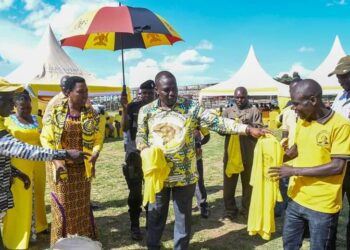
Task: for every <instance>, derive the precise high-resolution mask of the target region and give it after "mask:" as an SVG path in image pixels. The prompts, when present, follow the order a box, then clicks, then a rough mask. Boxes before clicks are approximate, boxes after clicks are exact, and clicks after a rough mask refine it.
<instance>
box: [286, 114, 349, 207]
mask: <svg viewBox="0 0 350 250" xmlns="http://www.w3.org/2000/svg"><path fill="white" fill-rule="evenodd" d="M349 135H350V123H349V122H348V121H347V120H346V119H345V118H343V117H342V116H341V115H339V114H337V113H334V112H333V113H332V114H331V115H330V116H329V117H327V118H326V119H323V121H312V122H307V121H305V120H301V119H299V120H298V122H297V128H296V135H295V143H296V144H297V146H298V157H297V158H295V159H294V167H310V168H312V167H317V166H320V165H323V164H327V163H329V162H331V160H332V157H341V158H344V159H346V158H350V136H349ZM344 172H345V171H343V173H342V174H341V175H333V176H319V177H310V176H293V177H292V178H291V179H290V182H289V188H288V195H289V196H290V197H291V198H292V199H293V201H295V202H297V203H299V204H300V205H302V206H304V207H307V208H309V209H312V210H315V211H318V212H322V213H337V212H338V211H339V210H340V209H341V206H342V196H341V191H342V183H343V178H344Z"/></svg>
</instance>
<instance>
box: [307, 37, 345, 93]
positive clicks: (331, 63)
mask: <svg viewBox="0 0 350 250" xmlns="http://www.w3.org/2000/svg"><path fill="white" fill-rule="evenodd" d="M344 56H346V54H345V51H344V49H343V47H342V45H341V43H340V40H339V37H338V36H336V37H335V39H334V43H333V46H332V49H331V50H330V52H329V54H328V56H327V57H326V58H325V59H324V61H323V62H322V63H321V64H320V66H318V68H316V69H315V70H314V71H313V72H312V73H310V75H308V77H307V78H310V79H314V80H316V81H317V82H318V83H319V84H321V86H322V89H323V94H324V95H336V94H337V93H338V92H339V91H340V90H342V88H341V86H340V85H339V83H338V79H337V77H336V76H335V75H333V76H331V77H328V74H329V73H330V72H332V71H333V70H334V68H335V66H336V65H337V63H338V61H339V60H340V58H342V57H344Z"/></svg>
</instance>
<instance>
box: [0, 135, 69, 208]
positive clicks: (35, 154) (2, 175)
mask: <svg viewBox="0 0 350 250" xmlns="http://www.w3.org/2000/svg"><path fill="white" fill-rule="evenodd" d="M11 157H13V158H21V159H26V160H34V161H51V160H63V159H65V158H66V151H65V150H52V149H46V148H42V147H38V146H34V145H30V144H27V143H24V142H21V141H19V140H17V139H16V138H14V137H13V136H12V135H10V134H8V133H7V132H6V131H5V130H2V131H0V213H1V212H5V211H6V210H7V209H10V208H12V207H13V205H14V204H13V197H12V193H11V177H12V176H13V173H12V168H11Z"/></svg>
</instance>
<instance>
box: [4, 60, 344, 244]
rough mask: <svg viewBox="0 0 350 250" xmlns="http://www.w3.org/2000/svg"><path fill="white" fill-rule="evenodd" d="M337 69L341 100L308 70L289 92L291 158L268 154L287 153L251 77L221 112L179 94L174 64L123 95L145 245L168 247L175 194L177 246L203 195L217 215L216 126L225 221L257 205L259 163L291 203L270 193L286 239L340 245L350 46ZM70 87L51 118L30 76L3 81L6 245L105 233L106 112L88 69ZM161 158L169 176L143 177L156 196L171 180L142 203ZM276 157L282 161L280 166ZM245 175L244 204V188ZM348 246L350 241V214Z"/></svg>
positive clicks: (285, 139) (132, 200)
mask: <svg viewBox="0 0 350 250" xmlns="http://www.w3.org/2000/svg"><path fill="white" fill-rule="evenodd" d="M333 74H335V75H336V76H337V78H338V80H339V83H340V85H341V86H342V88H343V89H344V90H343V91H342V92H341V93H339V95H338V96H337V97H336V99H335V101H334V103H333V106H332V109H329V108H327V107H326V105H325V104H324V103H323V101H322V89H321V87H320V85H319V84H318V83H317V82H315V81H314V80H312V79H304V80H302V79H298V80H296V81H294V82H293V83H291V84H290V95H291V102H290V105H289V106H288V107H286V108H285V109H284V110H283V111H282V113H281V116H280V120H281V124H282V126H281V129H282V131H283V133H282V138H281V142H280V144H281V145H280V147H281V148H282V147H283V150H281V151H278V152H282V153H283V155H282V156H281V157H280V159H281V161H277V160H274V161H272V160H271V159H270V158H271V157H275V156H274V155H277V153H276V152H275V151H273V150H274V149H272V147H270V146H269V143H271V140H265V142H262V140H260V138H266V137H269V136H268V135H269V134H271V133H272V131H270V130H268V129H266V128H265V126H264V125H263V122H262V112H261V111H260V110H259V109H258V108H257V107H255V106H254V105H253V104H251V103H250V102H249V93H248V91H247V89H245V88H244V87H238V88H236V89H235V90H234V97H235V105H234V106H232V107H230V108H227V109H225V110H223V112H222V114H221V113H220V114H218V113H215V112H212V111H211V110H206V109H204V108H203V107H202V106H201V105H199V103H197V102H195V101H193V100H190V99H186V98H183V97H181V96H178V88H177V82H176V77H175V76H174V75H173V74H172V73H170V72H168V71H161V72H159V73H158V74H157V75H156V76H155V80H154V81H153V80H148V81H146V82H144V83H142V84H141V85H140V91H139V97H138V99H137V100H136V101H133V102H131V103H128V99H127V96H126V95H125V93H123V94H122V96H121V105H122V112H121V119H120V122H119V121H118V122H119V125H118V126H120V129H121V130H122V132H123V138H124V149H125V163H124V164H123V166H122V171H123V174H124V177H125V180H126V183H127V186H128V189H129V195H128V201H127V203H128V207H129V216H130V236H131V238H132V239H133V240H136V241H138V240H141V239H142V238H143V237H144V233H143V232H142V231H141V227H140V214H141V212H142V210H143V209H144V210H145V211H146V228H147V247H148V249H160V248H161V238H162V234H163V231H164V228H165V225H166V221H167V216H168V210H169V203H170V199H172V201H173V206H174V215H175V223H174V235H173V240H174V249H189V246H190V236H191V217H192V211H193V204H192V200H193V197H194V196H195V197H196V198H197V208H198V209H199V210H200V214H201V217H202V218H204V219H205V218H208V217H209V216H210V206H209V204H208V202H207V193H206V188H205V185H204V180H205V173H204V168H203V160H202V149H201V147H202V145H204V144H206V143H208V141H209V140H210V133H209V130H211V131H214V132H217V133H218V134H220V135H222V136H225V144H224V150H223V151H224V154H223V201H224V211H223V219H225V220H231V221H235V220H236V218H237V216H238V215H239V214H240V215H242V216H244V217H245V218H247V219H248V217H249V214H250V212H251V210H252V209H255V211H257V210H258V209H256V207H254V208H252V207H251V206H250V205H251V200H252V192H253V193H254V191H256V190H252V183H256V178H257V177H256V176H257V175H256V173H255V172H254V171H257V170H256V168H257V167H260V168H261V169H262V170H261V171H262V173H263V174H262V176H263V178H262V179H261V182H259V183H260V184H259V185H262V186H263V187H264V185H270V184H271V183H272V182H273V183H274V184H273V185H272V186H271V187H272V188H274V187H276V183H279V188H278V189H274V190H275V191H276V193H279V192H280V193H281V194H282V197H283V203H276V204H275V201H277V200H279V199H277V198H276V197H277V196H276V197H275V198H273V199H271V200H273V204H268V205H269V207H272V208H274V209H270V210H271V211H270V210H269V211H263V212H262V214H263V215H265V214H266V213H270V214H271V213H273V215H272V217H273V216H274V215H276V216H280V215H282V214H284V217H285V219H284V227H283V248H284V249H287V250H289V249H291V250H292V249H300V248H301V246H302V242H303V239H304V238H305V237H307V236H308V237H309V238H310V248H311V249H315V250H316V249H317V250H318V249H335V248H336V233H337V224H338V217H339V211H340V209H341V207H342V198H343V196H344V195H345V194H346V196H347V198H348V202H350V199H349V197H350V195H349V193H350V190H349V187H350V184H349V183H350V172H349V171H348V167H349V161H348V160H349V159H350V136H349V134H350V122H349V119H350V95H349V93H350V56H346V57H344V58H342V59H341V60H340V61H339V63H338V65H337V66H336V68H335V70H334V71H333V72H331V73H330V75H333ZM61 89H62V91H61V93H59V94H58V95H56V96H55V97H54V98H53V99H52V100H51V101H50V102H49V104H48V106H47V108H46V110H45V112H44V115H43V119H42V121H41V119H40V117H39V116H35V115H32V112H31V111H32V107H31V99H30V96H29V95H28V94H27V93H26V92H21V91H22V87H21V86H19V85H11V84H8V83H5V82H4V83H0V185H1V187H2V188H1V189H0V212H1V217H3V232H2V242H1V245H0V248H1V249H3V248H6V249H27V248H28V246H29V244H30V242H31V241H32V240H34V241H35V239H36V234H37V233H41V232H46V233H50V236H51V246H53V245H54V244H55V243H56V242H57V241H58V240H59V239H61V238H65V237H67V236H68V235H74V234H78V235H80V236H85V237H88V238H90V239H93V240H98V235H97V229H96V224H95V221H94V216H93V211H92V204H91V199H90V194H91V180H92V179H93V178H94V177H95V166H96V162H97V160H98V157H99V155H100V152H101V150H102V147H103V140H104V137H105V129H106V120H104V119H103V114H101V113H100V112H96V111H95V110H94V109H93V107H92V106H91V104H89V101H88V88H87V84H86V82H85V80H84V79H83V78H81V77H78V76H66V77H63V78H62V80H61ZM14 107H15V113H13V112H12V110H13V108H14ZM274 140H275V139H274ZM258 142H259V143H258ZM263 143H265V145H263ZM266 143H267V144H266ZM257 144H259V149H258V147H257V146H256V145H257ZM276 147H279V143H277V144H276ZM260 148H265V150H266V148H268V149H269V150H266V151H269V152H268V153H267V152H265V153H264V152H263V151H259V153H260V155H261V156H262V160H261V161H264V164H260V165H259V162H258V164H257V162H256V161H257V159H256V158H254V157H253V156H254V155H257V154H259V153H257V150H260ZM146 149H147V150H146ZM157 150H158V151H157ZM271 150H272V151H273V154H271ZM149 152H152V154H151V153H149ZM154 152H157V153H156V154H154ZM310 156H312V157H310ZM264 157H265V158H264ZM269 157H270V158H269ZM276 157H279V156H276ZM282 159H283V160H282ZM161 160H162V161H161ZM44 161H45V162H46V164H44V163H43V162H44ZM153 162H154V163H155V164H157V162H158V163H159V162H164V164H163V165H164V166H157V168H156V167H154V168H151V170H150V169H147V174H148V175H149V173H150V171H151V172H152V171H154V172H153V177H154V178H157V176H160V175H157V172H156V171H161V170H162V168H164V169H167V171H165V170H164V169H163V170H162V171H163V173H165V172H166V173H167V175H166V176H165V179H164V180H163V179H161V182H162V183H161V185H159V184H151V186H149V185H147V187H146V185H145V187H144V188H145V189H147V194H149V193H152V192H150V190H149V189H154V190H157V188H159V187H161V189H160V190H157V192H155V193H154V199H153V200H152V202H148V203H147V204H146V205H145V206H143V205H144V204H145V203H144V202H143V201H145V200H143V193H144V192H145V193H146V190H145V191H143V186H144V185H143V183H144V181H143V180H144V169H143V168H144V167H145V165H150V164H151V163H153ZM267 162H275V164H278V165H275V166H270V165H268V164H267ZM45 165H46V166H45ZM151 167H152V166H151ZM265 168H266V169H265ZM254 169H255V170H254ZM259 171H260V170H259ZM264 171H265V172H264ZM45 172H46V175H47V181H48V183H49V188H50V200H51V203H50V204H51V214H52V219H51V228H50V231H49V230H48V229H49V227H48V223H47V220H46V213H45V201H44V194H45V183H46V180H45ZM239 176H240V178H241V184H242V202H241V207H239V206H238V204H237V203H238V202H237V201H236V198H235V193H236V187H237V184H238V178H239ZM253 176H254V178H255V179H254V180H252V178H253ZM163 177H164V176H163ZM278 181H279V182H278ZM152 185H154V186H152ZM277 186H278V185H277ZM287 189H288V192H287ZM266 190H270V189H266ZM266 190H259V192H260V193H258V195H260V196H261V197H267V196H269V195H270V196H271V194H269V193H268V192H270V191H266ZM271 190H272V189H271ZM275 191H274V192H275ZM266 192H267V193H266ZM254 195H255V197H256V195H257V193H256V192H255V193H254ZM259 200H260V199H259ZM267 200H268V199H267ZM265 202H266V201H265ZM256 204H257V201H256V200H255V201H254V206H257V205H256ZM275 205H276V206H275ZM264 208H265V206H264ZM284 210H285V211H284ZM349 216H350V214H349ZM249 221H252V220H248V228H251V227H252V225H249ZM259 230H260V229H256V228H255V229H253V230H252V231H254V232H258V233H259V234H261V235H262V237H263V234H264V235H265V233H267V234H268V233H270V232H271V231H269V232H266V231H264V230H263V229H261V231H259ZM2 244H3V246H2ZM347 245H348V248H350V223H349V222H348V227H347Z"/></svg>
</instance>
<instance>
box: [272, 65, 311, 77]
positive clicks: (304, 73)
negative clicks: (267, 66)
mask: <svg viewBox="0 0 350 250" xmlns="http://www.w3.org/2000/svg"><path fill="white" fill-rule="evenodd" d="M294 72H298V73H299V75H300V77H301V78H304V77H306V76H308V75H309V74H310V73H311V72H312V70H310V69H307V68H305V67H304V66H303V64H302V63H301V62H296V63H294V64H293V65H292V67H291V68H290V69H289V71H288V72H280V73H279V74H277V76H282V75H284V74H288V75H290V76H291V75H293V73H294Z"/></svg>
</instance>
